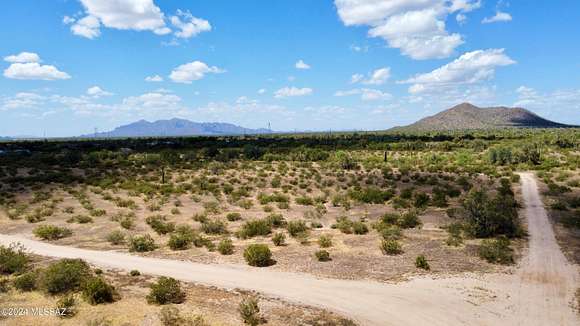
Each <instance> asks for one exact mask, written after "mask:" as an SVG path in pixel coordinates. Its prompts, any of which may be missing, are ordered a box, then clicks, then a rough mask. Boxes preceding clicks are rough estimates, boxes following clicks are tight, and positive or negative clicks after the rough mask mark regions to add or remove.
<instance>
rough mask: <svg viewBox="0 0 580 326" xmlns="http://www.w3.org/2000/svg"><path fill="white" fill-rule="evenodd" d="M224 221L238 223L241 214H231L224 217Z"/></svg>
mask: <svg viewBox="0 0 580 326" xmlns="http://www.w3.org/2000/svg"><path fill="white" fill-rule="evenodd" d="M226 219H227V220H228V221H230V222H234V221H239V220H241V219H242V214H240V213H238V212H231V213H228V214H227V215H226Z"/></svg>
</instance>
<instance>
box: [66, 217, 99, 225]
mask: <svg viewBox="0 0 580 326" xmlns="http://www.w3.org/2000/svg"><path fill="white" fill-rule="evenodd" d="M66 221H67V223H79V224H87V223H93V218H92V217H90V216H87V215H75V216H72V217H71V218H69V219H68V220H66Z"/></svg>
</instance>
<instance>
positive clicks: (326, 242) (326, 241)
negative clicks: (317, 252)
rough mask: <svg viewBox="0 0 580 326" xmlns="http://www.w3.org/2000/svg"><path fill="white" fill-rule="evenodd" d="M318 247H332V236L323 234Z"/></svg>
mask: <svg viewBox="0 0 580 326" xmlns="http://www.w3.org/2000/svg"><path fill="white" fill-rule="evenodd" d="M318 245H319V246H320V248H329V247H332V236H330V235H328V234H323V235H321V236H320V237H319V238H318Z"/></svg>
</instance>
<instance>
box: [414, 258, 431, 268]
mask: <svg viewBox="0 0 580 326" xmlns="http://www.w3.org/2000/svg"><path fill="white" fill-rule="evenodd" d="M415 267H417V268H421V269H424V270H426V271H428V270H430V269H431V266H429V262H428V261H427V258H425V256H424V255H419V256H417V258H416V259H415Z"/></svg>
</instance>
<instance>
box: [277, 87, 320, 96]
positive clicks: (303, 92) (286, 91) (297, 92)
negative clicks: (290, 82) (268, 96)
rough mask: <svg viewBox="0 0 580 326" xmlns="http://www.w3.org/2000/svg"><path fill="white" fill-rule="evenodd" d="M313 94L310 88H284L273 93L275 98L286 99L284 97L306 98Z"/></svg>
mask: <svg viewBox="0 0 580 326" xmlns="http://www.w3.org/2000/svg"><path fill="white" fill-rule="evenodd" d="M312 93H313V90H312V88H308V87H305V88H297V87H284V88H280V89H279V90H277V91H276V92H275V93H274V97H275V98H286V97H296V96H307V95H311V94H312Z"/></svg>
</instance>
